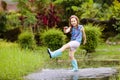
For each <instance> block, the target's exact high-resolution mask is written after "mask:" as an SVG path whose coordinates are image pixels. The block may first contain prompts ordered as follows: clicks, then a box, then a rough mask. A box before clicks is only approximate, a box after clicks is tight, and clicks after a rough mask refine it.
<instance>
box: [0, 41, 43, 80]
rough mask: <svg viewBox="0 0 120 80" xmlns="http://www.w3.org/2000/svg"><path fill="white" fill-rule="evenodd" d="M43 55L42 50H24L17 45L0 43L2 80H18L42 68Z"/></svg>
mask: <svg viewBox="0 0 120 80" xmlns="http://www.w3.org/2000/svg"><path fill="white" fill-rule="evenodd" d="M43 54H44V52H41V51H40V50H39V51H37V52H36V51H32V50H22V49H20V48H19V47H18V45H17V44H15V43H6V42H3V41H2V42H0V80H14V79H16V80H17V79H20V78H21V76H23V75H26V74H28V73H30V72H32V71H35V70H36V69H39V68H42V67H43V65H44V63H43V62H44V60H43V59H44V58H43V56H44V55H43Z"/></svg>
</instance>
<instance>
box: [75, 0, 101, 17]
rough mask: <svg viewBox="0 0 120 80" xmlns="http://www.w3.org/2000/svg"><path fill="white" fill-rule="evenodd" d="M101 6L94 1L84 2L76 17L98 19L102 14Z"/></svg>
mask: <svg viewBox="0 0 120 80" xmlns="http://www.w3.org/2000/svg"><path fill="white" fill-rule="evenodd" d="M100 9H101V5H100V4H98V3H94V2H93V0H90V1H88V2H84V3H83V4H82V5H81V7H79V10H78V11H77V12H76V15H77V16H79V17H80V18H98V16H99V14H100Z"/></svg>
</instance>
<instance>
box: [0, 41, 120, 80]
mask: <svg viewBox="0 0 120 80" xmlns="http://www.w3.org/2000/svg"><path fill="white" fill-rule="evenodd" d="M75 55H78V56H81V55H82V54H81V49H78V50H77V52H76V54H75ZM91 56H92V59H95V60H108V59H120V45H106V44H102V45H99V46H98V48H97V49H96V52H94V53H92V54H91ZM58 59H60V60H68V59H69V57H68V52H66V51H65V52H64V53H63V55H62V57H60V58H58ZM58 59H49V56H48V55H47V51H46V47H43V46H41V47H37V48H36V49H35V50H28V49H26V50H24V49H21V48H20V47H19V46H18V44H16V43H9V42H5V41H0V80H18V79H22V77H23V76H25V75H27V74H29V73H32V72H34V71H36V70H41V69H42V68H50V66H51V64H52V65H53V64H54V66H53V67H55V68H56V67H57V66H60V65H59V64H57V63H56V62H55V61H57V60H58ZM46 63H47V64H46ZM65 64H66V63H65ZM68 64H70V63H68ZM55 65H56V66H55ZM69 66H70V65H69ZM51 68H52V67H51Z"/></svg>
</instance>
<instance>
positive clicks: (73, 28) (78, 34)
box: [47, 15, 86, 71]
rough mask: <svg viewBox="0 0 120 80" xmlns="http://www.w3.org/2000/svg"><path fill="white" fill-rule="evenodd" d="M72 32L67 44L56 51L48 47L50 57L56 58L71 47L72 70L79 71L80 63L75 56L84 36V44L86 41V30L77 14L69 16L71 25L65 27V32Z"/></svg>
mask: <svg viewBox="0 0 120 80" xmlns="http://www.w3.org/2000/svg"><path fill="white" fill-rule="evenodd" d="M69 32H71V40H70V42H68V43H67V44H65V45H63V46H62V47H61V48H60V49H58V50H56V51H53V52H52V51H51V50H50V49H49V48H48V49H47V51H48V53H49V56H50V58H55V57H57V56H60V55H61V54H62V52H63V51H64V50H66V49H69V57H70V59H71V64H72V67H73V69H72V71H78V64H77V61H76V59H75V57H74V53H75V52H76V49H77V48H78V47H79V46H80V44H81V41H82V38H83V44H85V43H86V34H85V31H84V27H83V26H82V25H79V19H78V17H77V16H75V15H72V16H71V17H70V18H69V27H64V33H69Z"/></svg>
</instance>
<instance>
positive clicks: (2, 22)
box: [0, 12, 7, 32]
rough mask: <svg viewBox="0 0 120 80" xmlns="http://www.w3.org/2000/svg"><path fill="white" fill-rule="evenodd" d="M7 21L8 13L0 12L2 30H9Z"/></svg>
mask: <svg viewBox="0 0 120 80" xmlns="http://www.w3.org/2000/svg"><path fill="white" fill-rule="evenodd" d="M6 22H7V19H6V13H5V12H0V32H5V31H6V30H7V27H6Z"/></svg>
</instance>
